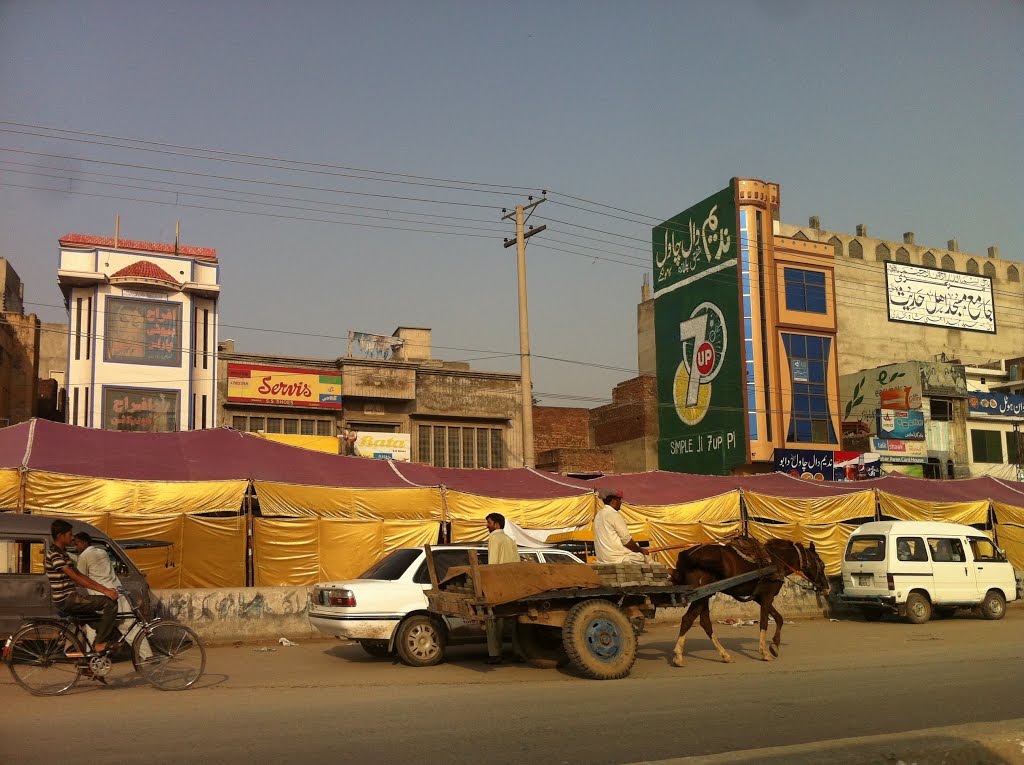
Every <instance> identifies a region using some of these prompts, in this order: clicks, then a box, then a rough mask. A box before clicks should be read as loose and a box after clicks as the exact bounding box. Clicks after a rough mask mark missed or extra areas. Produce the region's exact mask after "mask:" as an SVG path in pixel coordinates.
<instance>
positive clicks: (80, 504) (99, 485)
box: [25, 470, 248, 515]
mask: <svg viewBox="0 0 1024 765" xmlns="http://www.w3.org/2000/svg"><path fill="white" fill-rule="evenodd" d="M247 485H248V482H247V481H125V480H120V479H114V478H85V477H82V476H76V475H65V474H62V473H45V472H40V471H36V470H31V471H29V472H28V473H27V474H26V475H25V507H26V508H27V509H29V510H31V511H33V512H39V513H52V512H60V511H72V512H78V513H103V512H109V513H139V514H153V515H165V514H167V513H172V512H173V513H185V514H188V515H192V514H195V513H213V512H224V511H228V512H233V513H237V512H238V511H239V510H240V509H241V506H242V498H243V497H244V496H245V490H246V486H247Z"/></svg>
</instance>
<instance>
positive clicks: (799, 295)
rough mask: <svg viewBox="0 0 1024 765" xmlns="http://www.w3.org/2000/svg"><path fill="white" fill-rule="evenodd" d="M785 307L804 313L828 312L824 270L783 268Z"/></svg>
mask: <svg viewBox="0 0 1024 765" xmlns="http://www.w3.org/2000/svg"><path fill="white" fill-rule="evenodd" d="M782 270H783V278H784V279H785V280H786V309H787V310H789V311H803V312H805V313H828V303H827V300H826V298H825V272H824V271H805V270H804V269H802V268H784V269H782Z"/></svg>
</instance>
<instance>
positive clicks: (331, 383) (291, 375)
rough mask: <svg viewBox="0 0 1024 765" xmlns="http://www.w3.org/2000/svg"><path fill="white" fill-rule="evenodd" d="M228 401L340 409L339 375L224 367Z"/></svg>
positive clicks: (296, 370) (314, 370)
mask: <svg viewBox="0 0 1024 765" xmlns="http://www.w3.org/2000/svg"><path fill="white" fill-rule="evenodd" d="M228 401H231V402H237V403H247V404H272V405H274V406H297V407H310V408H314V409H341V375H340V374H324V373H323V372H322V371H319V370H316V369H297V368H295V367H265V366H253V365H251V364H228Z"/></svg>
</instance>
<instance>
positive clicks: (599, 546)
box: [594, 491, 647, 563]
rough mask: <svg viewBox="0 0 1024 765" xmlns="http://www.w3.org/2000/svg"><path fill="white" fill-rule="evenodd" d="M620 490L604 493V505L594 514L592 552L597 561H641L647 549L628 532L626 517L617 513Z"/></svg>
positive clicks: (619, 505) (619, 504)
mask: <svg viewBox="0 0 1024 765" xmlns="http://www.w3.org/2000/svg"><path fill="white" fill-rule="evenodd" d="M621 505H622V492H621V491H609V492H607V493H606V494H605V498H604V507H602V508H601V509H600V510H598V511H597V515H595V516H594V552H596V553H597V562H598V563H643V562H644V557H645V556H646V555H647V551H646V550H644V549H643V548H642V547H640V545H638V544H637V543H636V542H635V541H634V540H633V537H632V536H630V534H629V528H628V527H627V526H626V519H625V518H623V517H622V516H621V515H620V514H619V507H621Z"/></svg>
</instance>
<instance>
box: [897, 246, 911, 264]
mask: <svg viewBox="0 0 1024 765" xmlns="http://www.w3.org/2000/svg"><path fill="white" fill-rule="evenodd" d="M896 262H897V263H909V262H910V253H909V252H907V251H906V250H905V249H904V248H903V247H900V248H899V249H898V250H896Z"/></svg>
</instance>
